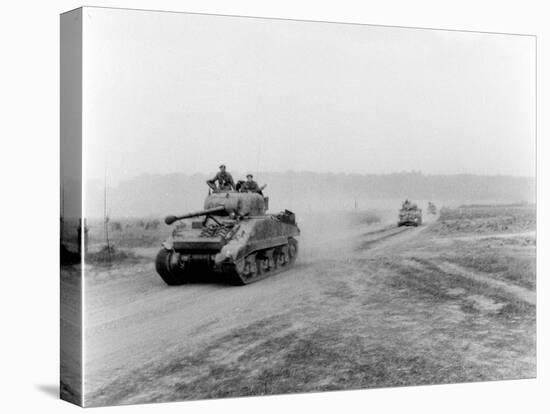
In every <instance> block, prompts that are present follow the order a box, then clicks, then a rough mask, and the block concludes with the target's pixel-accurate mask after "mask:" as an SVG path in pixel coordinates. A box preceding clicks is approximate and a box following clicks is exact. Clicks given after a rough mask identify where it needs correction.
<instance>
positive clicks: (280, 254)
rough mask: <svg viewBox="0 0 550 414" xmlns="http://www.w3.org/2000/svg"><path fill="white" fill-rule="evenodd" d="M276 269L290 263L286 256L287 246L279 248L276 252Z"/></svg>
mask: <svg viewBox="0 0 550 414" xmlns="http://www.w3.org/2000/svg"><path fill="white" fill-rule="evenodd" d="M275 253H276V265H275V266H276V267H284V266H286V265H287V264H288V263H289V262H290V257H289V255H288V245H287V246H281V247H279V248H278V249H277V250H276V251H275Z"/></svg>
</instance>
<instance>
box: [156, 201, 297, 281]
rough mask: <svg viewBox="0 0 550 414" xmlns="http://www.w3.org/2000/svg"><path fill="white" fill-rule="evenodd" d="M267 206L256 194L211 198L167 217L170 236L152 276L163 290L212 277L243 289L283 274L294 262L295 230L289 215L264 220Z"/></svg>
mask: <svg viewBox="0 0 550 414" xmlns="http://www.w3.org/2000/svg"><path fill="white" fill-rule="evenodd" d="M268 201H269V200H268V198H267V197H263V196H262V195H260V194H258V193H239V192H233V191H229V192H220V193H213V194H210V195H208V197H206V200H205V201H204V209H203V210H201V211H197V212H194V213H188V214H184V215H181V216H167V217H166V219H165V222H166V224H168V225H174V230H173V232H172V235H171V237H169V238H168V239H167V240H166V241H165V242H164V243H163V244H162V248H161V249H160V251H159V252H158V255H157V258H156V263H155V265H156V270H157V273H158V274H159V275H160V277H161V278H162V280H164V282H166V284H168V285H180V284H183V283H186V282H189V281H191V280H197V279H198V280H200V279H201V278H202V277H205V276H206V275H208V274H212V273H215V274H217V275H218V276H221V277H222V278H224V279H226V280H227V281H228V282H230V283H232V284H237V285H246V284H249V283H252V282H256V281H258V280H260V279H263V278H265V277H268V276H270V275H273V274H275V273H279V272H281V271H285V270H287V269H288V268H290V267H291V266H292V265H293V264H294V262H295V261H296V257H297V254H298V241H297V239H296V237H297V236H299V235H300V229H299V228H298V225H297V223H296V218H295V215H294V213H292V212H291V211H289V210H284V211H282V212H280V213H278V214H267V213H266V211H267V208H268Z"/></svg>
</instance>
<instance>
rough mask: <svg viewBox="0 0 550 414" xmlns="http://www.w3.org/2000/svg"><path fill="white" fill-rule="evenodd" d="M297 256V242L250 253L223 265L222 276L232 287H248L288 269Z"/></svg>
mask: <svg viewBox="0 0 550 414" xmlns="http://www.w3.org/2000/svg"><path fill="white" fill-rule="evenodd" d="M297 255H298V241H297V240H296V239H295V238H293V237H290V238H289V239H288V243H287V244H285V245H281V246H276V247H272V248H269V249H264V250H258V251H255V252H252V253H250V254H249V255H247V256H245V257H243V258H242V259H240V260H238V261H237V262H235V263H223V264H222V274H223V275H224V277H225V278H226V279H227V280H228V281H229V282H230V283H232V284H234V285H248V284H250V283H254V282H257V281H258V280H261V279H265V278H266V277H269V276H272V275H274V274H276V273H280V272H283V271H285V270H287V269H289V268H290V267H291V266H292V265H293V264H294V263H295V262H296V257H297Z"/></svg>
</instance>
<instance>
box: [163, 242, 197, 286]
mask: <svg viewBox="0 0 550 414" xmlns="http://www.w3.org/2000/svg"><path fill="white" fill-rule="evenodd" d="M177 261H178V255H177V253H176V252H175V251H173V250H167V249H161V250H160V251H159V252H158V254H157V258H156V260H155V268H156V270H157V273H158V274H159V275H160V277H161V278H162V280H164V282H165V283H166V284H167V285H170V286H176V285H182V284H184V283H187V282H188V281H189V277H188V275H187V272H186V269H184V268H182V267H181V266H180V265H179V264H178V263H177Z"/></svg>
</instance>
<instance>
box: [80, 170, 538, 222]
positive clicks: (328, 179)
mask: <svg viewBox="0 0 550 414" xmlns="http://www.w3.org/2000/svg"><path fill="white" fill-rule="evenodd" d="M233 175H234V178H235V179H238V178H240V176H241V175H240V174H233ZM207 178H208V177H207V176H205V175H202V174H194V175H185V174H171V175H149V174H144V175H140V176H138V177H135V178H133V179H130V180H126V181H123V182H121V183H120V184H119V185H117V186H114V187H108V189H107V206H108V214H109V215H110V216H111V217H126V216H127V217H149V216H154V217H157V216H163V215H165V214H168V213H183V212H186V211H194V210H198V209H201V208H202V203H203V200H204V197H205V196H206V195H207V193H208V188H207V186H206V184H205V181H206V179H207ZM256 178H257V181H258V182H259V184H260V185H262V184H268V187H267V188H266V190H265V194H266V195H268V196H269V197H270V211H278V210H280V209H283V208H288V209H291V210H294V211H296V212H302V213H303V212H309V211H311V212H313V211H327V210H331V209H332V210H335V211H341V210H351V209H354V208H356V206H357V208H361V209H369V208H387V207H392V208H393V206H396V207H398V203H399V202H400V201H401V200H403V199H405V198H410V199H413V200H414V201H417V202H419V203H422V202H426V201H427V200H433V201H435V202H436V203H438V204H440V205H441V204H446V205H456V204H464V203H478V204H484V203H534V202H535V179H534V178H530V177H510V176H478V175H468V174H460V175H424V174H422V173H420V172H404V173H394V174H383V175H374V174H371V175H360V174H331V173H313V172H284V173H258V174H257V177H256ZM86 203H87V205H86V209H87V216H88V217H91V218H94V217H101V216H102V215H103V183H102V182H100V181H91V182H88V183H87V194H86Z"/></svg>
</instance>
